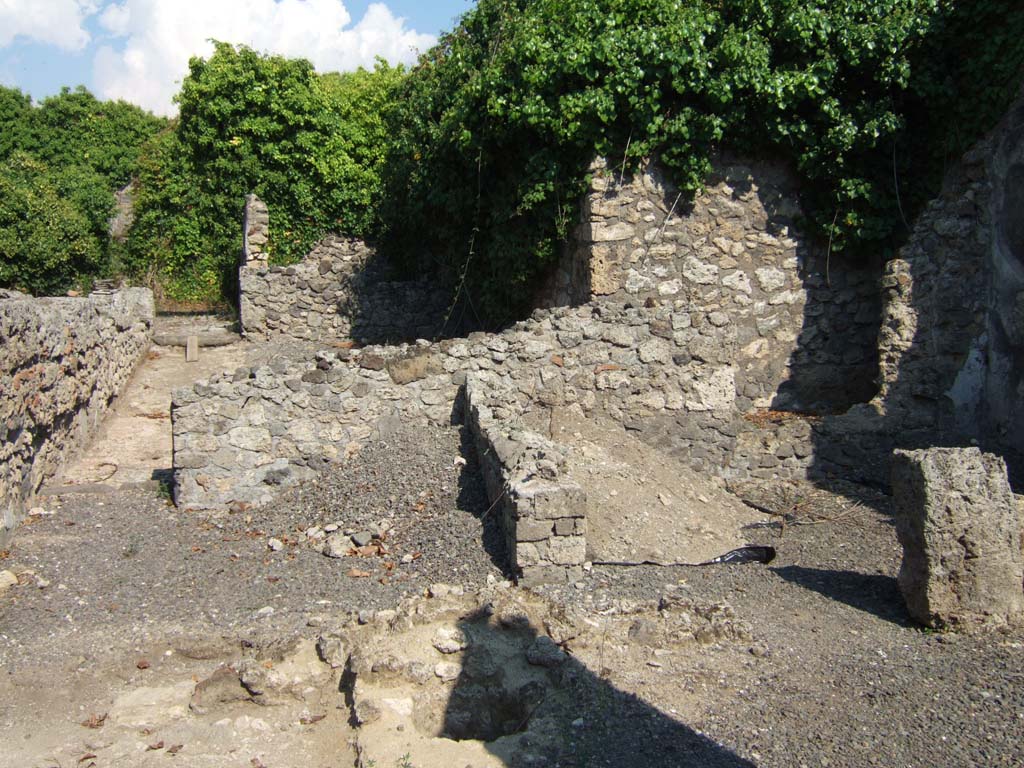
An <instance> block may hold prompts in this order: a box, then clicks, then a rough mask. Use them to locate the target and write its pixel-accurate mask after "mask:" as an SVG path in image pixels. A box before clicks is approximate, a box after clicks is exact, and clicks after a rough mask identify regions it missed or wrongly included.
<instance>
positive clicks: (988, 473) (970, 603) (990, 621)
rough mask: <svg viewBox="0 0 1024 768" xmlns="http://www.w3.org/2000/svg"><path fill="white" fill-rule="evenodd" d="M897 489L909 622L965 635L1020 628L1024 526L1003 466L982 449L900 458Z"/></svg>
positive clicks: (896, 464) (901, 578)
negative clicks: (981, 630) (986, 629)
mask: <svg viewBox="0 0 1024 768" xmlns="http://www.w3.org/2000/svg"><path fill="white" fill-rule="evenodd" d="M892 486H893V497H894V501H895V506H896V532H897V535H898V536H899V540H900V543H901V544H902V545H903V563H902V565H901V567H900V573H899V585H900V590H901V591H902V593H903V596H904V598H905V599H906V601H907V609H908V610H909V612H910V615H911V616H913V617H914V618H915V619H916V620H917V621H920V622H921V623H923V624H926V625H928V626H931V627H939V628H953V629H965V630H970V629H976V628H983V627H991V626H1002V625H1007V624H1019V623H1021V621H1022V620H1024V554H1022V551H1021V543H1022V539H1021V535H1022V531H1024V526H1022V522H1024V521H1022V520H1021V513H1020V511H1019V509H1018V507H1017V504H1016V502H1015V500H1014V497H1013V493H1012V492H1011V490H1010V485H1009V482H1008V481H1007V477H1006V464H1005V462H1004V461H1003V460H1002V459H1001V458H999V457H998V456H994V455H991V454H985V453H982V452H981V451H980V450H979V449H977V448H929V449H925V450H917V451H896V452H895V454H894V457H893V466H892Z"/></svg>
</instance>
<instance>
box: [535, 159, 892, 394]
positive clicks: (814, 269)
mask: <svg viewBox="0 0 1024 768" xmlns="http://www.w3.org/2000/svg"><path fill="white" fill-rule="evenodd" d="M591 171H592V173H593V181H592V182H591V186H590V189H589V191H588V193H587V195H586V197H585V199H584V204H583V209H582V219H581V223H580V225H579V226H578V227H577V230H576V235H575V237H574V239H573V241H572V243H571V244H570V246H569V248H568V250H567V252H566V254H565V257H564V258H563V260H562V263H561V265H560V266H559V268H558V269H557V270H556V271H555V273H554V275H553V276H552V278H551V280H550V281H549V283H548V285H547V286H546V287H545V290H544V291H542V296H541V303H542V304H543V305H545V306H560V305H564V304H581V303H585V302H588V301H593V300H603V301H605V300H615V301H633V302H636V303H647V304H654V303H657V304H663V305H668V306H673V307H675V308H676V309H687V308H690V307H699V308H700V309H702V310H704V311H706V312H708V313H711V314H712V316H713V317H714V318H716V319H717V318H724V317H728V319H729V323H730V324H731V325H732V326H733V328H734V329H735V334H736V343H737V345H738V346H737V353H736V357H735V363H736V367H737V381H738V382H739V388H740V391H741V392H742V393H743V394H744V396H745V397H747V398H749V399H750V400H751V401H752V402H753V403H754V404H755V405H757V406H758V407H774V408H778V409H790V410H807V411H824V412H831V411H839V410H844V409H845V408H846V407H848V406H849V405H851V404H852V403H857V402H864V401H866V400H868V399H869V398H870V397H871V396H872V395H873V394H874V392H875V383H874V378H875V374H876V372H877V349H876V336H877V331H878V320H879V312H880V310H879V304H880V302H879V296H878V288H877V279H878V266H877V265H865V266H859V267H854V266H851V265H849V264H845V263H844V262H842V261H841V260H839V259H832V260H831V264H829V263H828V261H829V260H828V259H827V258H826V254H825V252H824V250H825V249H823V248H821V247H819V246H816V245H815V244H813V243H812V242H811V241H810V240H809V239H808V238H806V237H805V236H803V235H802V234H801V233H800V231H799V230H798V229H797V225H796V222H797V219H798V217H799V214H800V208H799V205H798V203H797V191H796V188H795V185H794V183H793V182H792V180H791V178H790V176H789V174H787V173H786V172H785V171H784V170H782V169H780V168H777V167H774V166H771V165H767V164H763V163H762V164H746V163H739V162H730V161H729V160H728V159H720V160H719V161H718V162H717V163H716V170H715V172H714V174H713V176H712V178H710V179H709V180H708V184H707V189H706V191H704V192H703V193H702V194H700V195H698V196H697V197H696V198H695V199H694V200H693V201H692V202H688V201H686V200H685V199H684V197H683V196H682V195H680V194H679V192H678V191H677V190H676V189H675V188H674V187H673V186H672V185H671V184H670V183H669V182H668V181H667V180H666V177H665V174H664V173H662V172H661V171H660V170H659V168H658V166H657V165H656V164H654V163H652V164H648V165H646V166H645V167H643V168H642V169H640V170H639V171H638V172H637V173H635V174H633V175H632V176H631V175H628V174H627V175H625V176H622V175H620V172H619V169H615V168H609V167H608V165H607V163H606V162H605V161H603V160H598V161H596V162H595V163H594V165H593V166H592V168H591Z"/></svg>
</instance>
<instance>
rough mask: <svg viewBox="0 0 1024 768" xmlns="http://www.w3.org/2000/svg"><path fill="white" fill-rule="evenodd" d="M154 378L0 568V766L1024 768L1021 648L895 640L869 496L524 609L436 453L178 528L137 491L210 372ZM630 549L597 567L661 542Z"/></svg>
mask: <svg viewBox="0 0 1024 768" xmlns="http://www.w3.org/2000/svg"><path fill="white" fill-rule="evenodd" d="M154 352H155V353H156V354H155V355H154V356H153V358H152V359H151V360H150V361H149V363H148V364H147V366H146V368H144V369H143V370H142V371H140V374H139V376H137V377H136V379H135V382H134V383H133V386H132V389H131V390H130V391H129V392H128V393H126V395H125V396H124V398H123V399H122V402H121V404H120V405H119V408H118V410H117V411H116V412H115V413H114V414H113V415H112V416H111V419H110V420H109V421H108V424H107V430H106V433H105V435H104V436H103V437H101V438H100V440H99V441H98V442H97V443H96V444H95V445H94V446H93V448H92V449H91V450H90V451H89V453H88V457H87V459H86V460H84V461H83V462H80V463H79V464H76V465H75V466H73V467H70V468H69V469H68V471H67V472H66V473H65V475H64V478H63V479H62V480H61V482H60V483H57V484H54V485H53V486H51V489H50V492H51V495H49V496H46V497H44V498H42V499H41V507H40V508H39V510H37V511H38V512H40V513H41V514H37V515H35V516H32V517H30V518H29V519H28V520H27V521H26V523H25V524H24V525H23V526H22V528H21V529H20V530H19V531H18V533H17V535H16V536H15V537H14V539H13V542H12V544H11V547H10V549H9V551H6V552H3V553H0V571H2V570H7V571H10V572H12V573H13V574H15V575H16V576H17V579H18V583H17V584H16V585H13V586H11V587H10V588H8V589H7V590H6V591H4V592H3V593H2V594H0V669H2V670H3V671H2V674H0V712H2V717H0V766H5V767H6V766H12V768H13V767H14V766H18V767H19V768H21V767H22V766H25V767H26V768H36V767H40V768H52V767H53V766H61V768H66V767H68V766H86V767H87V766H97V768H99V767H101V766H162V765H171V764H174V761H176V762H177V763H178V764H180V765H189V766H246V767H248V768H260V767H261V766H262V768H287V767H289V766H294V767H295V768H299V767H300V766H303V767H304V766H324V767H325V768H326V767H327V766H332V767H333V766H351V765H358V766H362V767H363V768H369V767H370V766H374V767H375V768H410V767H415V768H430V767H431V766H444V768H463V766H473V767H474V768H485V766H489V767H492V768H498V767H499V766H516V767H517V768H518V766H549V767H553V766H566V767H568V766H580V767H582V766H591V767H596V766H664V767H665V768H668V767H669V766H729V767H730V768H733V767H738V766H743V767H747V766H765V767H768V766H778V767H779V768H790V767H791V766H849V767H850V768H853V767H854V766H858V767H859V766H867V765H880V766H906V767H907V768H911V767H913V768H918V767H920V768H941V767H943V766H949V767H950V768H952V767H953V766H964V765H986V766H1019V765H1021V764H1022V762H1024V760H1022V755H1024V752H1022V748H1021V746H1020V745H1021V743H1024V672H1022V669H1024V665H1022V664H1021V659H1022V658H1024V632H1021V631H1014V632H1006V633H1002V634H996V635H989V636H985V637H967V636H957V635H946V634H938V633H933V632H926V631H922V630H921V629H920V628H918V627H917V626H915V625H914V624H912V623H911V622H910V620H909V618H908V617H907V615H906V611H905V609H904V607H903V603H902V599H901V596H900V594H899V591H898V589H897V586H896V581H895V574H896V571H897V569H898V566H899V558H900V549H899V545H898V543H897V541H896V537H895V534H894V531H893V527H892V524H891V519H890V509H889V499H888V498H887V497H885V496H884V495H881V494H879V493H877V492H873V491H870V490H868V489H864V488H858V487H856V486H849V485H846V486H836V487H831V488H817V487H814V486H810V485H806V484H803V485H792V486H785V487H782V486H780V487H777V488H775V489H774V491H775V495H774V497H773V500H772V501H771V504H768V503H767V502H765V504H768V505H769V506H771V507H772V508H773V511H774V512H775V514H771V515H765V514H754V515H752V516H751V517H750V518H749V519H748V520H745V521H743V522H742V523H741V524H742V525H743V526H745V527H743V528H742V529H741V530H742V532H743V534H742V536H741V538H748V539H749V540H750V541H751V542H752V543H763V544H771V545H772V546H775V547H776V549H777V550H778V558H777V559H776V560H775V561H774V562H772V563H771V564H769V565H767V566H765V565H760V564H750V565H714V566H704V567H686V566H672V567H657V566H642V567H626V566H600V565H594V566H592V567H590V568H589V570H587V571H586V573H585V576H584V578H583V580H581V581H580V582H578V583H575V584H565V585H562V586H549V587H544V588H541V589H539V590H537V591H536V592H529V591H527V590H521V589H517V588H514V587H512V586H511V585H509V584H508V583H507V582H506V581H505V579H504V575H503V574H502V572H501V570H500V568H499V567H498V565H497V563H498V562H499V561H500V553H497V552H496V551H494V549H493V539H494V537H493V536H492V535H491V534H489V533H488V530H489V529H488V523H487V514H486V513H487V507H486V502H485V500H482V498H481V490H480V479H479V476H478V474H476V473H475V468H474V461H473V457H472V456H471V455H468V452H467V450H466V444H465V442H464V440H463V438H462V436H461V435H460V434H459V431H458V430H457V429H451V430H440V431H435V432H429V431H421V432H418V433H416V434H412V433H407V434H402V435H398V436H396V437H395V439H392V440H390V441H385V442H384V443H382V444H380V445H378V446H376V447H375V448H373V449H372V450H364V451H362V452H360V453H359V454H357V455H356V456H355V457H353V458H352V459H351V464H350V465H347V466H344V467H340V468H339V469H338V471H337V475H336V476H335V477H331V478H325V479H324V480H323V481H322V482H321V483H320V484H318V485H315V486H311V487H308V488H305V489H295V490H293V491H290V492H288V493H286V494H284V495H283V496H282V498H281V499H280V501H279V503H277V504H275V505H271V506H270V507H269V508H268V509H267V510H265V511H262V512H248V511H241V512H234V513H232V512H230V511H228V510H224V511H220V512H217V511H214V512H205V513H181V512H178V511H177V510H175V509H174V508H173V507H172V506H170V505H169V502H168V500H167V498H166V497H165V496H164V495H162V494H161V490H160V486H159V484H156V483H153V482H152V480H153V478H154V477H159V472H160V470H164V469H166V468H168V467H169V466H170V462H169V435H167V433H166V431H161V429H158V428H157V427H159V428H162V429H163V430H167V428H168V422H167V421H166V420H164V419H158V418H155V414H157V413H158V412H159V409H160V408H166V407H167V404H168V403H169V392H170V389H171V387H172V386H176V385H177V384H179V383H184V382H183V381H181V380H180V378H179V379H178V380H177V381H176V377H186V378H187V377H189V376H192V375H193V372H195V371H201V370H205V369H204V368H202V367H199V365H198V364H188V365H191V366H196V367H192V368H188V367H185V365H186V364H184V363H183V362H182V361H183V357H182V358H181V359H179V358H178V355H179V354H180V353H181V350H180V349H176V348H173V347H172V348H164V349H155V350H154ZM246 354H247V353H246V352H245V350H244V348H242V347H237V348H236V347H232V346H230V345H229V346H227V347H220V348H218V349H217V350H209V351H207V350H203V351H202V352H201V355H200V364H202V365H205V364H207V363H208V364H209V365H211V366H214V365H219V366H221V367H224V368H227V369H230V368H231V367H233V366H234V365H236V364H240V362H236V360H239V361H240V360H241V358H244V357H245V355H246ZM216 355H223V357H220V358H217V357H216ZM204 357H205V358H206V360H205V361H204ZM151 416H152V417H151ZM149 427H154V429H152V430H149V429H148V428H149ZM133 440H134V441H135V442H132V441H133ZM599 448H600V446H599V445H596V444H595V446H594V447H593V449H592V452H591V458H593V459H594V460H595V461H597V462H598V463H600V462H601V461H612V460H614V461H619V460H621V459H622V457H621V456H618V457H616V454H615V451H617V450H621V449H620V448H618V447H608V446H605V447H604V448H603V449H602V450H604V451H605V452H606V453H607V455H605V454H602V453H601V450H599ZM460 454H462V456H461V457H462V458H465V459H466V461H465V464H463V463H462V462H461V461H455V459H456V458H459V457H460ZM609 456H610V458H609ZM614 461H612V463H613V464H614ZM104 462H106V463H104ZM115 465H116V472H114V473H112V474H111V475H110V476H105V475H104V472H106V471H108V470H109V468H112V467H114V466H115ZM103 467H107V468H108V469H107V470H105V469H103ZM147 473H148V474H147ZM613 474H614V473H610V474H609V475H607V476H612V475H613ZM607 476H606V478H605V479H603V480H602V483H603V485H602V486H601V487H602V488H603V489H604V490H606V491H609V494H608V496H609V498H614V497H612V496H611V495H610V490H616V489H615V488H614V487H612V486H610V485H609V484H608V481H607ZM623 480H624V485H623V487H622V489H620V492H621V493H622V495H623V496H624V497H626V498H628V497H629V494H630V493H632V492H633V491H632V490H631V489H635V485H636V484H635V482H634V478H632V476H631V475H629V473H628V472H626V473H625V476H624V478H623ZM627 481H628V482H627ZM140 482H141V483H142V485H139V483H140ZM645 493H646V494H647V496H650V497H651V499H652V500H657V501H658V504H659V506H660V507H662V508H669V505H665V504H664V503H663V502H661V501H660V499H658V493H666V494H672V495H671V497H670V501H672V502H674V501H675V499H676V496H677V495H678V494H675V493H674V492H673V491H672V489H668V490H661V491H658V490H657V489H645ZM645 498H646V496H645ZM762 501H763V500H762ZM698 502H699V500H698ZM765 504H762V506H765ZM656 511H657V512H658V514H657V515H656V516H655V517H656V518H657V521H658V522H657V525H662V526H663V525H664V524H665V522H664V520H662V517H663V515H662V511H663V510H662V509H657V510H656ZM652 519H653V518H652ZM381 523H386V525H384V526H381ZM330 525H336V526H337V530H338V531H341V532H344V531H345V530H353V531H357V530H360V529H363V528H366V529H369V528H372V527H373V526H374V525H377V526H378V528H377V529H376V530H377V531H378V532H380V531H384V538H380V539H377V541H380V542H383V543H384V547H383V548H384V549H388V551H387V553H386V554H385V553H381V552H380V551H379V549H380V547H378V551H374V552H362V553H359V552H353V553H346V554H345V556H342V557H338V558H333V557H327V556H325V555H324V554H322V547H323V542H322V540H321V539H320V538H319V532H318V529H319V531H322V530H323V529H324V528H325V527H326V526H330ZM632 525H634V526H635V527H634V528H633V529H629V530H627V533H628V534H629V535H623V536H621V537H619V538H617V539H616V538H615V537H612V540H614V541H618V542H619V544H616V546H624V545H623V542H625V543H626V544H628V543H629V542H630V541H637V542H644V541H648V542H650V541H655V542H656V540H657V538H656V537H654V538H651V534H650V531H645V530H643V528H644V521H643V519H642V518H640V517H638V518H637V519H636V520H635V521H634V522H633V523H632ZM310 531H312V534H310V533H309V532H310ZM389 531H390V532H391V533H390V534H389V533H388V532H389ZM388 536H390V537H391V538H390V539H389V538H388ZM272 539H277V541H278V543H280V544H281V545H282V546H281V547H280V548H276V545H273V544H272V542H271V540H272ZM392 550H393V551H392ZM627 550H628V547H627V548H626V549H624V550H623V551H624V552H626V554H632V555H635V554H636V553H637V552H636V551H632V552H630V551H627ZM389 564H390V565H389Z"/></svg>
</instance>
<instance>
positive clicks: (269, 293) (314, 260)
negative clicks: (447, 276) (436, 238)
mask: <svg viewBox="0 0 1024 768" xmlns="http://www.w3.org/2000/svg"><path fill="white" fill-rule="evenodd" d="M239 286H240V312H241V323H242V329H243V330H244V332H245V335H246V336H247V337H249V338H254V339H270V338H275V337H282V336H284V337H289V338H294V339H300V340H303V341H314V342H316V341H331V340H344V339H355V340H357V341H363V342H395V341H407V340H414V339H418V338H433V337H435V336H437V335H439V334H440V333H441V332H442V331H443V330H444V328H443V326H444V319H445V316H446V314H447V309H448V302H449V300H450V298H451V297H450V295H449V293H448V292H447V291H444V290H441V289H439V288H437V287H436V286H435V285H433V284H431V283H429V282H427V281H425V280H415V281H395V280H391V279H389V277H388V274H387V268H386V267H385V266H384V265H383V264H381V263H380V262H379V261H378V260H377V259H376V257H375V253H374V250H373V249H372V248H370V247H369V246H367V245H366V244H365V243H363V242H362V241H360V240H351V239H345V238H341V237H337V236H334V235H330V236H328V237H325V238H324V239H323V240H322V241H320V243H318V244H317V245H316V247H315V248H313V250H312V251H311V252H310V253H309V254H308V255H307V256H306V257H305V258H304V259H303V260H302V261H301V262H299V263H298V264H294V265H292V266H289V267H278V266H267V264H266V263H265V262H261V263H248V264H246V265H244V266H242V268H241V269H240V270H239Z"/></svg>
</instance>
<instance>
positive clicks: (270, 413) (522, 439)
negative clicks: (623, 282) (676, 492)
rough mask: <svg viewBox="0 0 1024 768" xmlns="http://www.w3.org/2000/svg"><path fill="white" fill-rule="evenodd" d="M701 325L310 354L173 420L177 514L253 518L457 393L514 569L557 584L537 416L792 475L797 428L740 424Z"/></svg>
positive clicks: (667, 317) (610, 323)
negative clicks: (542, 573)
mask: <svg viewBox="0 0 1024 768" xmlns="http://www.w3.org/2000/svg"><path fill="white" fill-rule="evenodd" d="M710 315H711V313H710V312H706V311H702V310H697V309H693V310H691V311H677V310H675V309H673V308H672V307H669V306H660V307H651V308H647V307H632V306H627V305H623V304H614V303H608V304H599V305H586V306H583V307H575V308H565V307H563V308H558V309H553V310H543V311H538V312H536V313H535V315H534V316H533V317H532V318H530V319H529V320H527V321H524V322H521V323H519V324H517V325H515V326H513V327H511V328H509V329H507V330H506V331H504V332H502V333H500V334H483V333H475V334H471V335H470V336H469V337H468V338H465V339H450V340H445V341H442V342H440V343H437V344H430V343H427V342H421V343H418V344H415V345H411V346H410V345H402V346H397V347H366V348H363V349H351V350H349V349H340V350H328V351H321V352H318V353H317V354H316V355H315V356H314V357H312V358H311V359H306V360H299V361H295V362H287V361H279V362H277V363H274V364H272V365H268V366H261V367H258V368H255V369H247V368H243V369H239V370H238V371H236V372H235V373H233V374H223V375H221V376H218V377H215V378H214V379H211V380H209V381H203V382H198V383H196V384H195V385H194V386H192V387H189V388H186V389H184V390H179V391H178V392H176V393H175V396H174V403H173V407H172V413H171V416H172V421H173V425H174V467H175V478H176V489H177V490H176V494H177V501H178V503H179V504H180V505H182V506H184V507H190V508H201V507H218V506H223V505H227V504H230V503H232V502H235V501H241V502H247V503H253V504H259V503H265V502H267V501H270V500H271V499H272V497H273V493H274V491H275V489H276V488H277V487H279V486H281V485H289V484H292V483H294V482H298V481H301V480H303V479H305V478H308V477H311V476H312V474H313V472H315V471H316V470H318V469H322V468H325V467H327V466H329V464H330V462H332V461H335V460H340V459H343V458H344V457H345V455H346V454H348V453H351V452H353V451H355V450H358V447H359V446H360V445H361V444H362V443H363V442H365V441H367V440H373V439H374V438H375V436H377V435H379V434H380V433H381V432H382V431H386V430H388V429H389V428H390V426H389V425H390V424H392V423H394V422H393V420H394V419H402V420H403V421H409V420H414V419H429V420H432V421H435V422H439V423H446V422H450V421H452V420H456V421H458V420H461V419H462V417H463V410H464V408H463V404H462V398H460V393H464V394H465V399H466V400H467V401H468V402H469V403H470V404H471V407H470V422H469V423H470V426H471V428H472V429H473V430H474V432H475V435H476V438H477V441H478V444H480V445H481V446H484V447H486V448H488V450H490V451H491V454H489V455H494V456H497V458H498V462H497V464H496V465H493V466H491V465H489V464H488V462H487V461H485V462H484V468H485V474H487V475H488V476H489V477H490V480H489V484H490V487H491V492H492V498H491V500H492V502H494V503H496V504H499V506H500V509H501V514H502V515H503V518H504V520H505V523H506V528H505V530H506V533H507V534H508V536H509V545H510V551H511V552H513V553H514V556H515V558H516V560H515V563H516V565H517V566H518V567H519V568H521V569H524V572H527V571H530V569H536V568H541V569H546V568H555V569H558V568H561V569H568V570H569V571H571V570H572V569H573V568H576V567H578V566H579V565H580V564H581V562H582V557H583V555H582V554H581V552H582V551H583V548H582V543H583V537H584V531H585V525H586V523H585V518H584V517H583V516H582V514H581V513H580V509H581V505H583V504H585V499H586V497H585V494H583V493H582V492H580V491H579V490H578V489H576V490H574V489H572V488H568V487H566V486H564V485H563V484H562V483H560V481H559V477H560V474H559V470H558V466H559V460H558V459H557V457H558V456H561V455H563V454H562V453H561V451H562V448H560V447H559V446H556V445H554V444H552V443H550V441H547V440H546V438H544V437H543V436H541V435H537V434H536V433H534V432H530V431H529V430H528V429H527V428H526V424H527V422H531V421H537V419H535V418H532V417H535V416H536V414H537V413H538V412H542V411H544V410H545V409H548V408H552V407H559V406H571V405H579V406H580V407H581V408H582V409H583V411H584V412H585V413H588V414H592V415H600V416H602V417H605V418H610V419H612V420H614V421H616V422H618V423H620V424H622V425H623V426H624V427H625V428H628V429H631V430H634V431H636V432H637V433H639V435H640V436H641V437H642V438H643V439H645V440H647V441H648V442H651V443H652V444H654V445H656V446H658V447H661V448H663V449H665V450H668V451H671V452H672V453H674V454H675V455H677V456H680V457H682V458H684V459H685V460H686V461H687V462H688V463H689V464H690V465H691V466H692V467H694V468H695V469H698V470H702V471H706V472H709V473H715V474H719V475H722V476H726V477H733V476H735V477H741V478H747V477H764V476H780V475H782V476H803V474H805V473H806V471H807V467H808V466H809V464H810V462H811V458H812V457H811V447H810V446H811V430H810V427H808V425H807V424H806V422H803V421H800V420H793V421H792V422H790V421H782V422H777V421H775V420H772V419H760V418H752V417H751V416H750V413H754V414H755V415H756V414H759V413H761V412H760V411H757V410H753V411H751V409H752V407H753V403H752V400H751V399H750V398H749V397H747V396H746V395H745V394H743V393H742V392H741V391H740V390H739V389H738V370H739V369H738V366H737V365H736V354H737V342H736V329H735V328H734V326H733V325H732V324H731V322H729V319H728V317H726V318H725V320H724V321H722V319H721V318H715V319H712V318H711V316H710ZM763 385H764V386H765V387H766V388H767V387H770V386H771V382H763ZM540 422H543V419H540ZM501 446H504V448H501ZM524 457H525V458H524ZM551 457H556V458H551ZM542 460H543V461H542ZM545 461H546V462H547V463H544V462H545ZM500 489H504V490H503V491H502V490H500ZM538 493H540V494H541V495H542V497H543V502H542V503H541V502H538V501H537V498H538V496H537V494H538ZM503 495H504V498H502V496H503ZM539 503H540V504H541V506H542V507H544V509H543V511H538V509H540V508H539V507H538V504H539ZM545 505H546V506H545ZM556 512H557V514H556ZM559 521H562V522H559ZM565 521H569V522H565ZM577 556H578V557H577ZM532 573H533V575H532V576H531V578H534V577H535V576H536V571H535V570H534V571H532Z"/></svg>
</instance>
